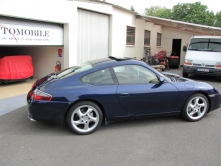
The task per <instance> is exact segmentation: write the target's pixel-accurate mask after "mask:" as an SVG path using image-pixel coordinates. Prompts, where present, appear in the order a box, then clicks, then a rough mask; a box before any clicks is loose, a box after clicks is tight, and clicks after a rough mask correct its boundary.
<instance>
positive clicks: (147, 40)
mask: <svg viewBox="0 0 221 166" xmlns="http://www.w3.org/2000/svg"><path fill="white" fill-rule="evenodd" d="M144 45H145V46H150V31H147V30H145V31H144Z"/></svg>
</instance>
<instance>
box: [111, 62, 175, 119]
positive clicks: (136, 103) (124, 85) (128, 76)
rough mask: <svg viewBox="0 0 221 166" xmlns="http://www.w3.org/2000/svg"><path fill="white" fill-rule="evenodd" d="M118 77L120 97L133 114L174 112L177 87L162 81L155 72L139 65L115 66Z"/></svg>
mask: <svg viewBox="0 0 221 166" xmlns="http://www.w3.org/2000/svg"><path fill="white" fill-rule="evenodd" d="M113 70H114V72H115V75H116V77H117V79H118V82H119V85H118V88H117V94H118V98H119V100H120V102H121V104H122V105H123V107H124V108H125V109H126V111H127V112H128V113H130V114H133V115H142V114H158V113H168V112H173V111H174V108H175V105H176V103H177V98H178V90H177V88H176V87H175V86H174V85H173V84H171V83H169V82H165V83H160V82H159V80H158V77H157V76H156V74H155V73H153V72H152V71H150V70H149V69H148V68H145V67H143V66H139V65H124V66H118V67H114V68H113Z"/></svg>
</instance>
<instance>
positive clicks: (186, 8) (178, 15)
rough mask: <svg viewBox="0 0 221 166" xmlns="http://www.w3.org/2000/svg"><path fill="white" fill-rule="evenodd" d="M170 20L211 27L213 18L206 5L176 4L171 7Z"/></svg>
mask: <svg viewBox="0 0 221 166" xmlns="http://www.w3.org/2000/svg"><path fill="white" fill-rule="evenodd" d="M171 19H173V20H180V21H185V22H190V23H196V24H204V25H213V24H214V20H215V16H214V13H213V12H210V11H208V7H207V6H206V5H201V3H200V2H195V3H181V4H180V3H178V4H177V5H175V6H173V9H172V17H171Z"/></svg>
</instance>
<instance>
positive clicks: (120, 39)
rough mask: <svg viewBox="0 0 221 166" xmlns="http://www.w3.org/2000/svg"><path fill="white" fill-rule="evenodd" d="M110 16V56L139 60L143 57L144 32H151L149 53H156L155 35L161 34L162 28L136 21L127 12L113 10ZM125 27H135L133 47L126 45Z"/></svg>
mask: <svg viewBox="0 0 221 166" xmlns="http://www.w3.org/2000/svg"><path fill="white" fill-rule="evenodd" d="M113 10H114V12H113V15H112V36H111V40H112V45H111V49H112V56H121V57H137V59H141V58H143V56H144V48H145V46H144V30H149V31H151V43H150V47H151V52H152V53H154V52H156V49H157V48H156V40H157V33H162V28H161V27H160V26H158V25H154V24H153V23H148V22H146V21H145V20H141V19H137V18H136V16H135V14H133V13H130V12H128V11H124V10H120V9H118V8H114V9H113ZM127 26H131V27H135V28H136V34H135V45H134V46H127V45H126V33H127Z"/></svg>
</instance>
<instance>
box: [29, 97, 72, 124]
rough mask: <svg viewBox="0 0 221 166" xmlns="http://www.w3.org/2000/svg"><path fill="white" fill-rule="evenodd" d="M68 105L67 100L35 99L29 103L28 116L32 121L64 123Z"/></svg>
mask: <svg viewBox="0 0 221 166" xmlns="http://www.w3.org/2000/svg"><path fill="white" fill-rule="evenodd" d="M68 107H69V104H68V103H65V102H43V101H34V102H32V103H30V104H28V118H29V119H30V120H31V121H44V122H52V123H63V122H64V118H65V114H66V111H67V109H68Z"/></svg>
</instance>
